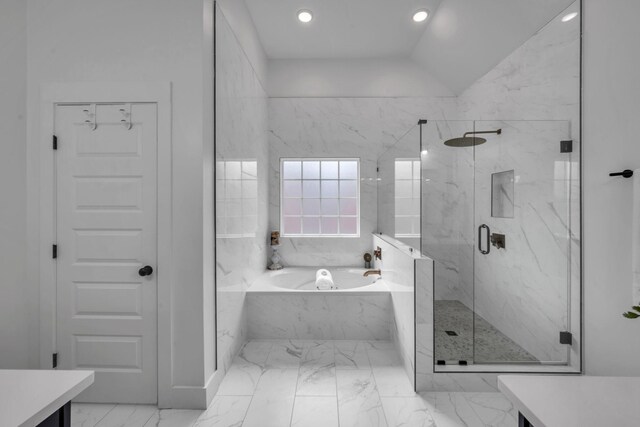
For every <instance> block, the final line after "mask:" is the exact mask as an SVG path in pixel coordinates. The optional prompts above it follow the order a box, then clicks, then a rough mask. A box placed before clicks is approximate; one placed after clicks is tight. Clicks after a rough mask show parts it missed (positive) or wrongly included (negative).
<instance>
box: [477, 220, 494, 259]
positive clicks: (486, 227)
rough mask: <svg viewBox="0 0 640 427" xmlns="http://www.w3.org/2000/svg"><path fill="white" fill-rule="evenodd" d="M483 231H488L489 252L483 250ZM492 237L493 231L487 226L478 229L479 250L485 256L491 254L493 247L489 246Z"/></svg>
mask: <svg viewBox="0 0 640 427" xmlns="http://www.w3.org/2000/svg"><path fill="white" fill-rule="evenodd" d="M483 229H485V230H487V250H483V249H482V230H483ZM490 236H491V230H490V229H489V226H488V225H487V224H482V225H481V226H480V227H478V250H479V251H480V253H481V254H483V255H487V254H488V253H489V252H491V245H490V244H489V239H490V238H491V237H490Z"/></svg>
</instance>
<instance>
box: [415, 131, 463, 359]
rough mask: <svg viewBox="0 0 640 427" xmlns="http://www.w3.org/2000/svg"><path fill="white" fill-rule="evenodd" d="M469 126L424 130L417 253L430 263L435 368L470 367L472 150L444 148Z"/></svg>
mask: <svg viewBox="0 0 640 427" xmlns="http://www.w3.org/2000/svg"><path fill="white" fill-rule="evenodd" d="M473 129H474V128H473V122H472V121H469V120H467V121H428V122H427V124H426V125H424V126H423V135H422V147H421V161H422V252H423V254H425V255H426V256H428V257H429V258H431V259H433V260H434V293H433V342H434V360H435V361H436V363H437V364H438V365H459V364H466V363H469V364H470V363H473V353H474V349H473V345H474V338H473V337H474V334H473V331H474V328H473V325H474V321H473V291H474V274H473V259H474V248H475V238H474V235H473V234H474V216H473V208H474V194H473V193H474V174H475V169H474V156H475V154H474V153H475V149H476V148H475V147H473V146H470V147H452V146H448V145H445V144H444V143H445V142H446V141H451V140H454V139H456V138H460V137H462V136H463V135H464V134H465V133H467V132H471V131H473Z"/></svg>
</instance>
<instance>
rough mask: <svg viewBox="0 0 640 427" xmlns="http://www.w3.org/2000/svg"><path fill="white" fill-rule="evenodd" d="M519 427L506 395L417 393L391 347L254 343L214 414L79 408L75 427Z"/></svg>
mask: <svg viewBox="0 0 640 427" xmlns="http://www.w3.org/2000/svg"><path fill="white" fill-rule="evenodd" d="M516 420H517V414H516V413H515V411H514V408H513V407H512V405H511V404H510V402H509V401H508V400H507V399H505V398H504V397H503V396H502V395H501V394H500V393H420V394H416V393H414V391H413V389H412V386H411V384H410V382H409V379H408V378H407V375H406V373H405V371H404V369H403V368H402V364H401V360H400V357H399V355H398V353H397V352H396V350H395V347H394V345H393V343H391V342H385V341H290V340H275V341H266V340H265V341H262V340H254V341H250V342H248V343H247V344H245V346H244V347H243V349H242V350H241V352H240V354H239V355H238V356H237V357H236V359H235V360H234V363H233V365H232V366H231V368H230V370H229V372H228V374H227V376H226V377H225V379H224V380H223V382H222V384H221V386H220V389H219V391H218V394H217V395H216V397H215V398H214V399H213V402H212V403H211V405H210V406H209V408H208V409H207V410H206V411H191V410H158V409H157V408H155V407H153V406H144V405H101V404H73V405H72V426H75V427H80V426H82V427H93V426H95V427H116V426H117V427H152V426H158V427H214V426H215V427H240V426H243V427H254V426H259V427H270V426H273V427H288V426H291V427H293V426H295V427H315V426H319V427H320V426H321V427H332V426H336V427H352V426H362V427H386V426H392V427H399V426H403V427H413V426H416V427H424V426H429V427H433V426H437V427H458V426H460V427H462V426H471V427H474V426H477V427H482V426H495V427H515V426H517V421H516Z"/></svg>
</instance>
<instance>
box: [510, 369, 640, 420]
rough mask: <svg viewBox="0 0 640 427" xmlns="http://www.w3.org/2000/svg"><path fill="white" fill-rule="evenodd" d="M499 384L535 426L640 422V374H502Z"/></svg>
mask: <svg viewBox="0 0 640 427" xmlns="http://www.w3.org/2000/svg"><path fill="white" fill-rule="evenodd" d="M498 388H499V389H500V391H501V392H502V393H503V394H504V395H505V396H506V397H507V399H509V400H510V401H511V402H512V403H513V404H514V406H515V408H516V409H517V410H518V411H519V412H520V413H521V414H522V415H523V416H524V417H525V418H526V419H527V420H528V421H529V422H530V423H531V424H532V425H533V426H534V427H591V426H593V427H602V426H632V425H638V423H639V421H638V419H639V417H640V415H638V414H639V408H640V377H592V376H533V375H501V376H499V377H498Z"/></svg>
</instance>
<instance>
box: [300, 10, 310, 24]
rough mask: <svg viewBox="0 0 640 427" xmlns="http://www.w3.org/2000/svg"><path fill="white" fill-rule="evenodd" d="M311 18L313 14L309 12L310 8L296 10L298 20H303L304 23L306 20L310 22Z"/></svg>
mask: <svg viewBox="0 0 640 427" xmlns="http://www.w3.org/2000/svg"><path fill="white" fill-rule="evenodd" d="M312 19H313V14H312V13H311V11H310V10H300V11H298V21H300V22H304V23H305V24H306V23H307V22H311V20H312Z"/></svg>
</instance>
